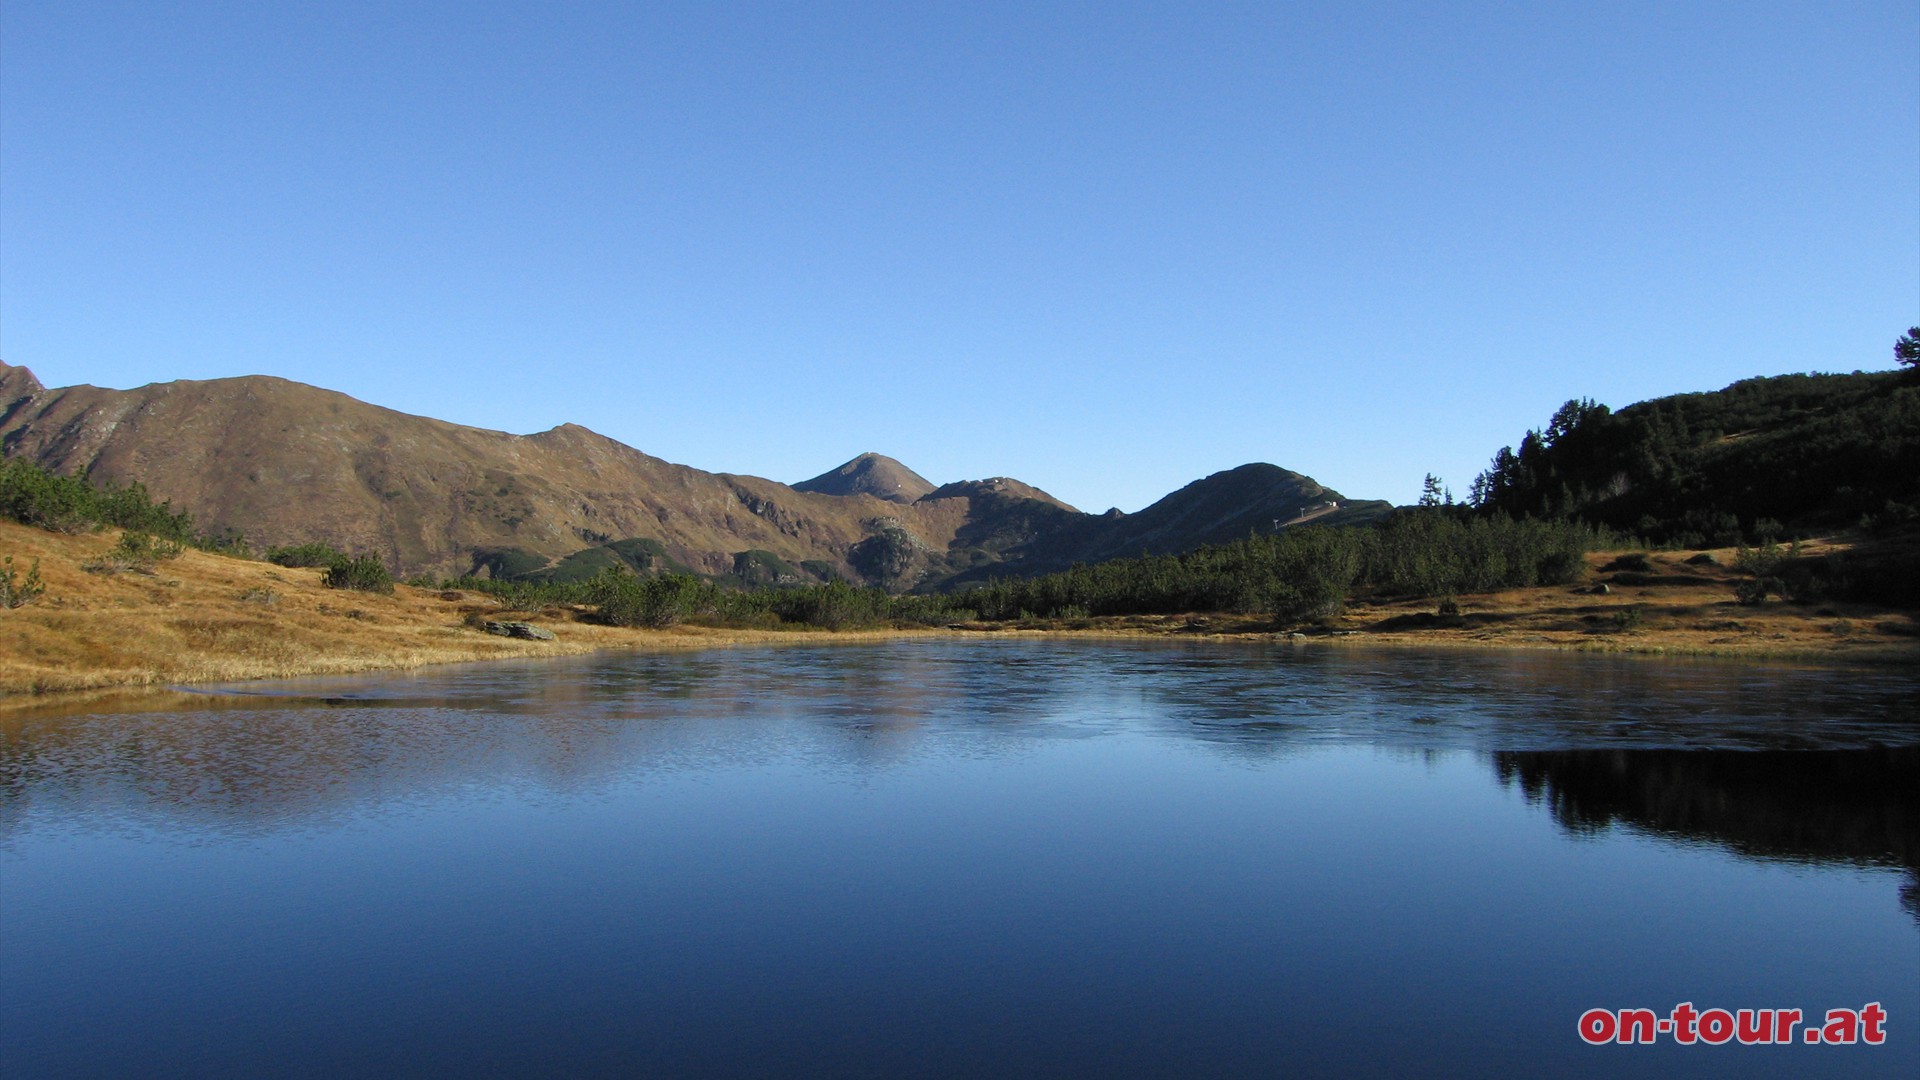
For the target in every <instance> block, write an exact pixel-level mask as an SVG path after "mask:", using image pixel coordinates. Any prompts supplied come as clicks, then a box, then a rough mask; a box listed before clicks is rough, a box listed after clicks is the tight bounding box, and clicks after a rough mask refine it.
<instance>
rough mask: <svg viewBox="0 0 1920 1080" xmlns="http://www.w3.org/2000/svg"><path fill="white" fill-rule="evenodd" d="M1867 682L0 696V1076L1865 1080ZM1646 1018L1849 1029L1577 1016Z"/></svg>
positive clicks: (574, 668) (1881, 828)
mask: <svg viewBox="0 0 1920 1080" xmlns="http://www.w3.org/2000/svg"><path fill="white" fill-rule="evenodd" d="M183 701H184V702H185V704H182V702H183ZM1916 701H1920V676H1916V675H1915V674H1914V673H1910V672H1905V671H1898V670H1878V671H1844V670H1833V669H1827V670H1820V669H1806V668H1796V667H1792V666H1784V665H1758V664H1733V663H1712V662H1681V661H1659V660H1648V659H1632V658H1622V657H1609V656H1600V655H1584V654H1565V653H1538V654H1533V653H1493V652H1487V653H1478V652H1412V651H1370V650H1364V649H1351V650H1345V649H1322V648H1299V647H1289V646H1286V645H1280V644H1276V645H1238V644H1221V643H1202V642H1195V643H1162V642H1151V643H1109V642H1087V641H1059V640H1033V639H1026V640H991V639H981V640H952V639H933V640H903V641H897V642H889V643H880V644H858V645H855V644H848V645H835V646H820V647H781V648H762V649H721V650H713V651H707V652H695V653H672V654H607V655H601V656H595V657H586V658H577V659H567V660H554V661H544V662H526V663H499V664H491V665H486V666H462V667H455V668H443V669H435V670H430V671H427V672H423V673H418V674H408V675H381V676H367V677H357V678H337V679H314V680H300V681H294V682H285V683H274V684H250V685H247V686H244V687H235V688H229V692H222V693H208V694H204V695H197V696H195V697H191V698H178V697H170V698H167V699H164V701H163V702H162V703H161V704H160V705H158V706H148V707H144V708H142V709H140V710H137V711H127V712H121V713H110V712H100V711H91V710H89V709H88V708H85V707H76V708H71V709H69V710H67V711H59V710H47V711H43V712H40V713H35V714H28V715H21V716H14V717H9V718H0V1072H4V1074H5V1075H6V1076H8V1077H9V1078H10V1080H26V1078H29V1077H68V1076H72V1077H93V1076H143V1077H196V1078H197V1077H265V1076H313V1077H339V1076H369V1077H397V1076H546V1075H556V1076H561V1075H564V1076H689V1077H730V1076H740V1077H747V1076H782V1077H807V1076H847V1077H949V1076H953V1077H959V1076H1004V1075H1013V1076H1048V1077H1077V1076H1086V1077H1130V1076H1140V1077H1202V1076H1204V1077H1230V1076H1344V1075H1396V1076H1482V1075H1484V1076H1499V1075H1527V1076H1539V1075H1566V1076H1645V1075H1686V1076H1729V1077H1735V1076H1737V1077H1742V1078H1747V1077H1754V1076H1795V1077H1800V1076H1836V1077H1839V1076H1845V1077H1863V1076H1882V1075H1885V1076H1903V1077H1912V1076H1915V1075H1920V869H1916V868H1917V867H1920V711H1917V709H1916ZM1681 1002H1691V1003H1693V1005H1694V1007H1695V1008H1696V1009H1697V1010H1708V1009H1712V1008H1725V1009H1727V1010H1730V1011H1732V1010H1739V1009H1789V1008H1798V1009H1801V1010H1804V1011H1805V1013H1806V1014H1807V1015H1808V1016H1809V1017H1811V1018H1813V1019H1814V1021H1815V1026H1818V1022H1819V1021H1820V1020H1822V1019H1823V1018H1824V1017H1825V1014H1826V1010H1828V1009H1832V1008H1843V1007H1844V1008H1851V1009H1860V1008H1862V1007H1863V1006H1865V1005H1866V1004H1867V1003H1870V1002H1878V1003H1880V1005H1881V1006H1882V1007H1883V1008H1884V1010H1885V1013H1886V1015H1887V1020H1886V1022H1885V1031H1886V1038H1885V1041H1884V1043H1882V1044H1880V1045H1866V1044H1864V1043H1857V1044H1855V1045H1850V1046H1830V1045H1818V1046H1814V1045H1806V1044H1804V1043H1803V1042H1801V1041H1799V1039H1798V1036H1797V1034H1796V1037H1795V1041H1794V1042H1793V1044H1792V1045H1755V1046H1743V1045H1740V1044H1739V1043H1738V1041H1737V1040H1735V1041H1728V1042H1726V1043H1723V1044H1720V1045H1707V1044H1706V1043H1705V1042H1704V1041H1696V1042H1695V1043H1693V1044H1692V1045H1680V1044H1678V1043H1677V1042H1675V1041H1674V1039H1673V1038H1672V1037H1661V1038H1659V1039H1658V1040H1657V1041H1656V1042H1655V1043H1654V1044H1653V1045H1619V1044H1608V1045H1598V1046H1593V1045H1588V1044H1587V1043H1585V1042H1584V1041H1583V1040H1582V1039H1581V1037H1580V1035H1579V1033H1578V1023H1579V1021H1580V1018H1581V1017H1582V1015H1583V1014H1584V1013H1586V1012H1587V1010H1589V1009H1594V1008H1606V1009H1613V1010H1618V1009H1629V1008H1642V1007H1644V1008H1647V1009H1652V1010H1654V1011H1655V1012H1656V1013H1658V1014H1659V1015H1661V1016H1663V1017H1664V1016H1666V1015H1667V1014H1668V1010H1670V1009H1672V1008H1673V1007H1674V1006H1675V1005H1676V1004H1678V1003H1681Z"/></svg>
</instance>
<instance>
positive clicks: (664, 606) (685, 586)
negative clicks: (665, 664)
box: [587, 569, 712, 629]
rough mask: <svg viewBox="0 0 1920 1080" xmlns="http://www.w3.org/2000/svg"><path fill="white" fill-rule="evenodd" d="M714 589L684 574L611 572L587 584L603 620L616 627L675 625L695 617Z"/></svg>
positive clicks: (618, 570)
mask: <svg viewBox="0 0 1920 1080" xmlns="http://www.w3.org/2000/svg"><path fill="white" fill-rule="evenodd" d="M711 589H712V586H710V585H706V584H705V583H703V582H701V581H700V580H699V579H698V578H694V577H689V576H687V575H685V574H664V575H662V576H660V577H656V578H642V577H636V576H635V575H634V574H633V573H632V572H631V571H627V570H623V569H609V570H606V571H603V572H601V573H600V574H599V575H597V576H595V577H594V578H593V580H591V581H589V582H588V583H587V597H588V602H589V603H592V604H597V605H598V606H599V618H600V621H602V622H605V623H608V624H610V625H613V626H648V627H653V628H656V629H659V628H663V627H668V626H673V625H674V624H676V623H678V622H680V621H681V620H682V619H685V618H686V617H687V616H689V615H692V614H695V613H696V612H698V611H700V610H701V609H702V608H703V607H705V606H706V605H705V604H704V603H703V601H706V600H708V599H710V597H709V595H708V594H709V592H710V591H711Z"/></svg>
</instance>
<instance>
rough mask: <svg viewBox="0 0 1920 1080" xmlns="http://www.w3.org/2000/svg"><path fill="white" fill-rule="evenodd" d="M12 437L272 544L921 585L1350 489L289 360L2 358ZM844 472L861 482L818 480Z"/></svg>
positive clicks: (1169, 540) (1195, 535)
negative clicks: (1136, 496)
mask: <svg viewBox="0 0 1920 1080" xmlns="http://www.w3.org/2000/svg"><path fill="white" fill-rule="evenodd" d="M0 451H4V453H5V454H6V455H7V456H9V457H13V456H20V457H25V458H27V459H29V460H32V461H34V462H35V463H36V464H38V465H41V466H43V467H45V468H49V469H51V470H54V471H56V472H62V473H82V474H85V475H87V476H89V477H91V478H93V479H95V480H98V481H104V482H109V483H128V482H132V481H139V482H141V483H143V484H145V485H146V486H147V487H148V489H149V490H151V491H152V492H153V493H154V495H155V496H156V497H157V498H161V499H166V500H169V501H171V502H172V503H173V504H174V506H175V507H176V508H177V509H184V510H187V511H188V512H190V513H192V514H193V516H194V520H195V522H196V524H197V526H198V527H199V528H200V529H202V530H204V531H209V532H227V531H233V532H238V533H240V534H243V535H244V536H246V537H247V538H248V539H249V540H250V541H251V542H252V543H254V544H255V545H259V546H274V545H285V544H297V543H304V542H308V541H315V540H320V541H326V542H328V543H332V544H335V545H336V546H339V547H341V548H343V549H346V550H352V551H359V552H370V553H375V554H378V555H380V556H381V557H382V558H383V559H385V560H387V561H388V562H389V563H390V564H391V565H393V566H394V567H395V568H397V569H398V570H399V571H400V572H401V573H402V574H406V575H437V576H458V575H461V574H466V573H472V572H491V569H490V568H492V567H496V566H504V565H507V564H508V563H513V564H514V565H522V566H528V567H541V566H552V565H556V564H558V562H559V561H561V560H563V559H566V558H567V557H568V556H569V555H573V554H577V553H580V552H582V551H584V550H588V549H593V548H596V547H599V546H603V545H607V544H610V543H614V542H618V541H624V540H643V539H644V540H648V541H652V542H655V543H657V544H658V545H659V548H660V550H661V552H662V559H661V562H662V565H685V566H688V567H691V568H693V569H695V570H698V571H700V572H702V573H706V574H712V575H716V576H723V575H727V574H730V573H733V572H734V571H735V568H736V567H737V566H739V565H741V557H742V556H748V558H747V560H746V561H747V562H749V563H758V562H764V563H767V564H768V565H774V564H775V563H774V562H769V561H768V560H769V559H771V560H776V561H777V563H778V564H780V565H790V566H794V567H800V566H806V567H810V568H811V569H810V570H809V571H808V572H809V573H811V574H813V575H814V576H816V577H820V578H825V577H828V576H844V577H848V578H852V579H854V580H864V581H868V582H872V583H877V584H883V585H886V586H887V587H890V588H894V589H900V590H905V589H913V588H920V589H926V588H934V587H939V586H941V585H943V584H946V583H949V582H957V581H961V580H964V579H969V578H974V577H980V576H988V575H991V574H994V573H1000V574H1009V573H1025V572H1028V571H1029V570H1041V569H1046V568H1050V567H1051V566H1053V565H1056V564H1060V563H1062V562H1071V561H1075V560H1083V561H1084V560H1085V559H1088V558H1092V557H1106V556H1104V555H1101V554H1100V553H1102V552H1108V551H1114V552H1120V553H1125V554H1134V553H1137V550H1138V549H1137V547H1134V549H1133V550H1128V549H1129V547H1130V546H1134V545H1136V544H1137V543H1138V542H1145V543H1146V544H1147V545H1148V546H1150V547H1153V548H1154V549H1155V550H1179V549H1183V548H1185V547H1191V546H1195V545H1197V544H1198V543H1201V542H1204V540H1203V538H1206V537H1215V536H1221V535H1228V534H1236V535H1238V534H1243V533H1244V530H1243V529H1242V526H1243V525H1247V524H1249V523H1251V524H1252V525H1255V526H1257V525H1258V524H1259V523H1260V522H1266V523H1267V527H1269V528H1277V527H1280V526H1279V520H1280V519H1282V518H1284V517H1288V516H1292V515H1295V514H1297V513H1298V512H1300V511H1301V510H1302V509H1304V508H1305V507H1306V506H1307V505H1308V502H1309V501H1311V500H1314V499H1319V500H1325V499H1328V498H1332V499H1338V500H1344V497H1342V496H1339V495H1338V493H1336V492H1332V491H1331V490H1330V489H1326V488H1323V487H1321V486H1320V485H1318V484H1317V483H1314V482H1313V481H1312V480H1311V479H1310V478H1305V477H1300V476H1299V474H1297V473H1290V472H1287V471H1286V470H1282V469H1278V468H1277V467H1275V466H1261V467H1259V468H1260V469H1262V470H1273V473H1274V474H1284V475H1285V476H1287V477H1294V478H1297V481H1296V482H1293V483H1291V484H1290V485H1289V484H1273V483H1269V484H1267V485H1265V486H1264V487H1262V486H1261V485H1258V484H1248V483H1245V482H1243V481H1232V482H1231V483H1229V482H1228V481H1218V480H1215V481H1211V482H1210V480H1202V481H1196V482H1195V483H1194V484H1190V485H1188V486H1187V488H1183V489H1182V492H1184V493H1186V494H1184V495H1183V494H1182V492H1176V493H1174V494H1173V495H1170V496H1168V499H1173V500H1175V501H1174V502H1173V503H1171V504H1169V503H1168V499H1163V500H1161V501H1160V502H1157V503H1155V504H1154V506H1150V507H1148V508H1147V509H1145V510H1143V511H1141V512H1140V513H1138V514H1135V515H1116V514H1111V513H1110V514H1108V515H1103V516H1098V517H1096V516H1094V515H1090V514H1083V513H1081V512H1080V511H1078V510H1076V509H1074V508H1073V507H1071V506H1069V505H1067V504H1066V503H1064V502H1062V501H1060V500H1059V499H1056V498H1054V497H1053V496H1052V495H1049V494H1048V493H1046V492H1044V491H1042V490H1040V489H1038V488H1035V487H1033V486H1031V485H1028V484H1025V483H1023V482H1021V481H1018V480H1014V479H1011V478H1007V477H995V478H990V479H987V480H973V481H958V482H955V483H950V484H945V485H941V486H939V487H935V486H934V485H933V484H932V483H931V482H930V481H927V480H926V479H925V478H923V477H920V476H919V474H917V473H914V472H913V471H912V470H911V469H907V468H906V466H904V465H901V464H900V463H898V462H897V461H894V460H893V459H891V458H886V457H884V456H883V455H879V454H871V453H870V454H863V455H860V456H859V457H856V458H854V459H853V460H852V461H850V462H848V463H847V464H846V465H843V466H841V467H839V468H838V469H834V470H829V471H828V472H827V473H824V474H822V475H821V476H819V477H815V478H813V480H811V481H803V482H802V484H801V485H792V486H790V485H786V484H782V483H779V482H778V481H774V480H770V479H766V478H764V477H757V476H749V475H742V474H732V473H709V472H705V471H702V470H699V469H695V468H692V467H690V466H685V465H678V464H674V463H672V462H669V461H666V460H664V459H662V458H658V457H654V456H652V455H650V454H647V453H645V452H644V451H641V450H639V449H636V448H634V447H632V446H628V445H626V444H625V443H621V442H619V441H618V440H615V439H612V438H610V437H608V436H605V435H601V434H599V433H598V432H595V431H592V430H591V429H588V428H586V427H583V426H581V425H578V424H573V423H564V424H559V425H556V426H555V427H552V428H549V429H547V430H546V431H541V432H535V433H532V434H526V435H517V434H512V433H509V432H504V431H495V430H491V429H486V428H478V427H472V426H468V425H461V424H455V423H452V422H449V421H445V420H438V419H434V418H432V417H423V416H415V415H412V414H408V413H403V412H399V411H396V410H393V409H388V408H385V407H383V406H379V405H374V404H370V403H368V402H364V401H360V400H359V399H357V398H353V397H351V396H349V395H347V394H343V393H340V392H338V391H334V390H328V389H324V388H321V387H314V386H309V385H307V384H304V383H298V382H294V381H291V380H288V379H283V378H279V377H277V376H270V375H249V376H239V377H235V378H227V379H210V380H178V381H174V382H156V383H149V384H147V385H145V386H141V387H137V388H135V389H132V390H111V389H104V388H101V387H93V386H84V385H83V386H71V387H63V388H55V389H48V388H46V387H45V386H43V385H42V384H41V383H40V380H38V379H37V378H35V377H34V375H33V373H32V372H31V371H29V370H28V369H26V368H24V367H16V366H11V365H7V364H5V363H0ZM1248 468H1254V467H1253V466H1243V467H1242V469H1243V470H1244V469H1248ZM1237 472H1239V470H1227V471H1226V472H1224V473H1220V474H1215V475H1216V477H1231V476H1232V475H1234V474H1236V473H1237ZM1261 475H1269V474H1267V473H1265V472H1262V473H1261ZM831 477H838V478H839V479H840V481H841V482H843V483H844V484H845V485H846V486H847V487H848V488H849V490H847V491H845V492H844V493H831V492H822V491H818V490H806V489H805V487H804V486H803V485H814V486H819V485H815V481H820V482H823V483H824V482H825V481H827V480H828V478H831ZM921 487H924V489H925V490H919V489H920V488H921ZM863 488H878V489H879V490H878V491H874V490H864V489H863ZM1229 488H1232V489H1233V490H1228V489H1229ZM1235 492H1238V494H1236V493H1235ZM908 495H912V498H911V499H910V500H908V499H907V498H906V496H908ZM1163 504H1165V505H1163ZM1365 505H1367V506H1370V507H1377V508H1378V509H1384V508H1385V506H1386V504H1384V503H1380V504H1365ZM756 552H757V553H761V554H760V555H755V554H754V553H756ZM503 553H511V554H513V556H514V558H512V559H505V560H504V561H503Z"/></svg>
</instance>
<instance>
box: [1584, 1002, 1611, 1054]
mask: <svg viewBox="0 0 1920 1080" xmlns="http://www.w3.org/2000/svg"><path fill="white" fill-rule="evenodd" d="M1615 1027H1616V1025H1615V1023H1614V1019H1613V1014H1612V1013H1610V1012H1608V1011H1607V1010H1605V1009H1588V1010H1587V1011H1586V1012H1583V1013H1581V1014H1580V1037H1581V1038H1582V1039H1584V1040H1586V1041H1587V1042H1588V1043H1591V1044H1593V1045H1594V1046H1598V1045H1600V1044H1601V1043H1605V1042H1612V1041H1613V1033H1614V1029H1615Z"/></svg>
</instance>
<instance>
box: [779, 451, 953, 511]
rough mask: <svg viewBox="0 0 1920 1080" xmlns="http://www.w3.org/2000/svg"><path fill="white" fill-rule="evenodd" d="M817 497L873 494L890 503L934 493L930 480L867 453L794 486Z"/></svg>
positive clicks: (892, 462)
mask: <svg viewBox="0 0 1920 1080" xmlns="http://www.w3.org/2000/svg"><path fill="white" fill-rule="evenodd" d="M793 489H794V490H795V491H810V492H813V493H814V494H816V495H871V496H873V497H874V498H876V499H885V500H887V501H888V502H897V503H911V502H913V501H914V500H915V499H918V498H919V497H920V496H922V495H925V494H927V493H928V492H930V491H932V490H933V484H932V483H930V482H928V480H927V478H926V477H924V476H921V475H920V474H919V473H917V472H914V471H913V470H912V469H909V468H907V467H906V466H905V465H902V464H900V463H899V462H897V461H895V460H893V459H892V458H890V457H887V456H886V455H884V454H875V453H866V454H861V455H860V456H859V457H856V458H854V459H853V460H852V461H849V462H847V463H846V464H845V465H842V466H840V467H839V468H837V469H829V470H827V471H826V472H823V473H821V474H820V475H819V476H816V477H814V478H813V479H811V480H802V481H800V482H799V483H797V484H795V485H793Z"/></svg>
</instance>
